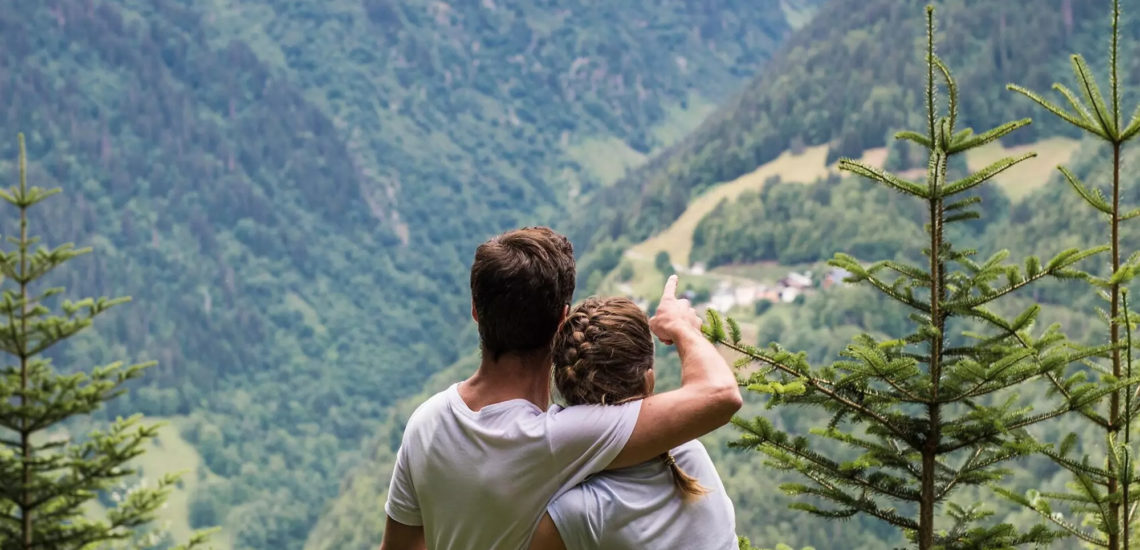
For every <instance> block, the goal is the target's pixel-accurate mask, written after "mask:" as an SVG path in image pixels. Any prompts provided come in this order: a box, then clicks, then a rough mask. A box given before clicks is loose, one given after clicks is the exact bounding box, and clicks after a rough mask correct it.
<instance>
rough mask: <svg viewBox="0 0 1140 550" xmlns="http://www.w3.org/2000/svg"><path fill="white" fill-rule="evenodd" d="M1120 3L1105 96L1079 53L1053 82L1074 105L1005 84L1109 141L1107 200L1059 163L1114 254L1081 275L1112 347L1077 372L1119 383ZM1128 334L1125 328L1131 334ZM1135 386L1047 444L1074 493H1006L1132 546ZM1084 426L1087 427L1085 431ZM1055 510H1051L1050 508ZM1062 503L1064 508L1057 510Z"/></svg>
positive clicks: (1075, 527) (1133, 259) (1122, 217)
mask: <svg viewBox="0 0 1140 550" xmlns="http://www.w3.org/2000/svg"><path fill="white" fill-rule="evenodd" d="M1119 24H1120V2H1119V0H1114V1H1113V7H1112V35H1111V44H1110V47H1109V60H1108V65H1109V67H1108V69H1109V83H1108V84H1109V95H1110V97H1109V98H1108V100H1107V101H1106V99H1105V97H1104V96H1103V95H1102V94H1101V91H1100V87H1099V86H1098V85H1097V80H1096V77H1095V76H1093V72H1092V70H1091V69H1090V68H1089V66H1088V64H1087V63H1086V62H1085V60H1084V59H1083V58H1082V57H1081V56H1080V55H1074V56H1072V63H1073V72H1074V73H1075V74H1076V79H1077V87H1078V88H1079V89H1080V93H1073V91H1072V90H1070V89H1069V88H1067V87H1065V86H1063V85H1061V84H1054V85H1053V88H1054V89H1055V90H1057V92H1059V93H1060V94H1061V95H1062V96H1064V98H1065V100H1066V101H1068V103H1069V105H1070V107H1071V110H1070V109H1066V108H1064V107H1061V106H1059V105H1056V104H1054V103H1052V102H1050V101H1048V100H1047V99H1045V98H1043V97H1042V96H1040V95H1038V94H1035V93H1033V92H1031V91H1029V90H1027V89H1025V88H1022V87H1020V86H1016V85H1011V86H1009V88H1010V89H1011V90H1014V91H1016V92H1019V93H1021V94H1024V95H1025V96H1027V97H1029V98H1030V99H1032V100H1033V101H1035V102H1037V103H1038V104H1040V105H1041V106H1042V107H1044V108H1045V109H1047V110H1048V111H1049V112H1051V113H1053V114H1055V115H1057V116H1059V117H1061V118H1062V119H1064V120H1066V121H1067V122H1069V123H1070V124H1073V125H1074V126H1076V127H1078V128H1080V129H1082V130H1084V131H1085V132H1088V133H1089V134H1091V135H1093V136H1095V137H1096V138H1098V139H1100V140H1103V141H1104V142H1106V143H1107V144H1108V145H1109V146H1110V147H1111V150H1112V182H1111V184H1112V185H1111V195H1112V196H1111V199H1109V198H1106V197H1105V196H1104V194H1103V193H1102V191H1101V187H1099V186H1092V187H1090V186H1087V185H1086V184H1085V183H1084V182H1082V181H1081V180H1080V179H1079V178H1077V177H1076V176H1075V175H1074V174H1073V173H1072V172H1070V171H1069V170H1067V169H1065V168H1064V167H1063V166H1059V167H1058V169H1059V170H1060V171H1061V173H1062V174H1063V175H1064V176H1065V179H1066V181H1068V182H1069V185H1070V186H1071V187H1072V188H1073V190H1074V191H1076V192H1077V194H1078V195H1080V197H1081V198H1083V199H1084V200H1085V202H1086V203H1088V205H1089V206H1091V207H1092V208H1093V209H1094V210H1096V212H1097V213H1098V215H1101V216H1103V217H1104V220H1105V225H1106V226H1107V227H1106V229H1107V230H1108V231H1107V232H1106V233H1107V234H1108V235H1109V242H1108V245H1107V247H1108V248H1109V250H1110V253H1111V270H1112V271H1111V273H1110V274H1109V275H1108V276H1107V277H1095V276H1089V277H1087V278H1086V280H1088V281H1089V283H1090V285H1091V290H1093V291H1095V292H1096V293H1097V294H1098V295H1099V296H1102V297H1103V298H1104V299H1105V300H1106V301H1107V302H1108V304H1109V311H1108V313H1107V315H1105V316H1104V317H1105V320H1106V324H1107V328H1108V331H1107V332H1108V334H1107V340H1108V342H1110V344H1111V346H1110V351H1109V352H1108V353H1106V354H1105V357H1102V358H1100V359H1101V360H1100V361H1088V362H1087V365H1088V367H1089V368H1088V370H1086V371H1084V372H1079V373H1077V374H1076V375H1075V376H1087V375H1092V377H1093V378H1095V379H1097V380H1099V381H1100V382H1101V383H1102V384H1105V385H1110V386H1117V387H1118V386H1119V385H1120V383H1119V381H1120V380H1121V379H1129V378H1131V377H1132V373H1131V361H1130V360H1129V358H1130V357H1131V352H1132V348H1131V338H1123V337H1124V336H1125V334H1122V331H1124V332H1128V333H1130V329H1131V327H1130V326H1129V325H1128V323H1127V319H1126V315H1127V313H1128V312H1127V304H1125V303H1124V300H1125V297H1124V294H1125V291H1126V286H1127V284H1128V283H1129V282H1130V281H1131V280H1132V279H1133V277H1134V275H1135V271H1136V269H1137V267H1138V266H1140V256H1137V255H1136V254H1132V255H1131V256H1130V257H1129V258H1128V259H1127V260H1125V261H1122V258H1123V257H1124V255H1125V254H1126V253H1127V252H1126V251H1125V250H1123V249H1122V247H1121V237H1120V226H1121V223H1123V222H1126V221H1128V220H1131V219H1132V218H1135V217H1137V216H1140V209H1135V210H1129V209H1126V207H1125V206H1124V205H1122V204H1121V201H1120V195H1121V183H1122V182H1121V175H1120V164H1121V153H1122V150H1123V147H1124V144H1125V143H1126V142H1128V141H1129V140H1131V139H1132V138H1134V137H1136V135H1137V134H1140V108H1138V109H1137V110H1136V112H1135V114H1134V115H1133V116H1132V119H1131V120H1130V121H1129V122H1128V124H1127V126H1125V125H1124V122H1123V121H1124V119H1123V116H1122V115H1123V112H1122V111H1121V106H1120V95H1121V94H1120V84H1119V81H1118V79H1117V65H1118V60H1117V53H1118V49H1119V48H1118V45H1119V40H1120V31H1119ZM1129 335H1130V334H1129ZM1137 390H1140V387H1137V386H1135V385H1129V386H1128V387H1124V388H1120V389H1119V390H1118V391H1112V392H1111V393H1109V394H1108V395H1107V396H1106V399H1104V400H1103V401H1102V402H1100V403H1097V405H1096V406H1095V407H1087V408H1084V409H1082V410H1081V411H1080V412H1081V415H1082V416H1083V417H1084V419H1086V420H1087V421H1088V423H1089V424H1090V429H1091V431H1092V433H1100V434H1102V437H1103V439H1102V440H1101V441H1095V440H1093V439H1091V438H1085V439H1083V440H1081V439H1079V438H1078V436H1077V435H1076V434H1070V435H1069V436H1068V437H1066V439H1065V440H1064V441H1063V442H1062V444H1061V445H1060V446H1059V448H1057V449H1047V450H1046V451H1045V453H1046V454H1047V455H1048V456H1049V457H1050V458H1052V459H1053V461H1054V462H1056V463H1057V464H1058V465H1060V466H1061V467H1062V468H1064V469H1065V470H1067V471H1069V472H1070V473H1071V474H1072V475H1073V477H1074V482H1073V483H1071V484H1070V486H1071V487H1072V490H1073V492H1072V493H1039V492H1036V491H1031V492H1030V493H1029V494H1028V495H1026V496H1021V495H1015V494H1012V493H1009V492H1005V493H1004V494H1006V496H1008V497H1009V498H1012V499H1013V500H1015V501H1017V502H1020V503H1022V504H1024V505H1026V506H1028V507H1030V508H1032V509H1034V510H1036V511H1037V512H1038V513H1040V514H1041V515H1043V516H1044V517H1045V518H1047V519H1048V520H1049V521H1050V522H1052V523H1053V524H1054V525H1056V526H1058V527H1059V528H1060V529H1061V530H1062V531H1063V532H1065V533H1067V534H1071V535H1073V536H1075V537H1077V538H1079V539H1081V540H1082V541H1084V542H1086V543H1089V544H1092V545H1094V546H1097V547H1102V548H1110V549H1112V550H1120V549H1122V548H1131V547H1132V546H1131V545H1130V542H1131V541H1130V538H1131V528H1130V526H1131V523H1132V522H1133V521H1135V519H1136V518H1135V512H1136V503H1137V502H1140V494H1138V491H1136V490H1135V489H1136V488H1135V487H1133V484H1134V483H1136V473H1135V464H1134V461H1133V459H1132V454H1135V452H1134V451H1133V449H1132V448H1131V447H1130V443H1131V431H1132V428H1133V426H1134V424H1135V421H1136V419H1137V415H1138V413H1140V399H1137V395H1136V392H1137ZM1086 433H1088V432H1086ZM1099 444H1103V445H1104V447H1102V448H1103V449H1105V450H1106V451H1107V452H1104V453H1103V454H1102V455H1101V456H1100V458H1099V459H1097V460H1094V459H1092V458H1091V457H1089V456H1088V455H1086V456H1084V457H1083V458H1077V457H1075V454H1076V452H1078V449H1077V447H1083V448H1084V450H1085V451H1088V450H1092V449H1093V448H1096V447H1099ZM1055 509H1056V511H1055ZM1061 510H1065V511H1067V512H1069V514H1067V515H1066V514H1064V513H1061V512H1060V511H1061ZM1088 517H1091V518H1092V519H1093V522H1092V523H1093V524H1094V525H1095V526H1096V532H1089V531H1086V530H1085V529H1084V528H1082V526H1081V520H1082V518H1088Z"/></svg>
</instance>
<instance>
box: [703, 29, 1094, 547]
mask: <svg viewBox="0 0 1140 550" xmlns="http://www.w3.org/2000/svg"><path fill="white" fill-rule="evenodd" d="M926 30H927V43H926V50H927V51H926V63H927V71H926V73H927V74H926V76H927V79H926V90H925V93H926V95H925V107H926V113H925V114H926V116H925V117H924V118H925V120H926V122H927V124H926V129H925V132H923V133H918V132H901V133H899V134H898V135H897V136H896V137H897V138H899V139H905V140H910V141H912V142H914V143H917V144H919V145H921V146H922V147H923V148H925V149H926V151H927V152H928V157H929V161H928V164H927V166H928V168H927V171H926V181H925V182H916V181H908V180H906V179H904V178H902V177H899V176H896V175H893V174H891V173H888V172H884V171H881V170H877V169H875V168H872V167H869V166H866V165H864V164H860V163H859V162H856V161H853V160H849V159H844V160H841V161H840V168H841V169H843V170H846V171H849V172H852V173H854V174H857V175H860V176H863V177H865V178H868V179H870V180H872V181H875V182H878V183H880V184H882V185H886V186H887V187H889V188H891V189H893V190H896V191H898V192H900V193H902V194H903V195H905V196H906V197H911V198H913V199H914V201H915V205H916V207H917V208H921V209H922V212H923V213H924V214H925V215H926V216H927V220H928V223H927V224H926V230H925V233H924V234H923V236H922V241H923V243H924V244H923V245H922V246H923V255H924V256H925V260H924V261H923V263H921V264H918V265H914V264H907V263H903V262H896V261H881V262H878V263H875V264H873V265H870V266H867V265H864V264H862V263H860V262H859V261H858V260H856V259H855V258H853V257H850V256H848V255H845V254H837V255H836V257H835V258H834V259H833V260H832V261H831V262H830V263H831V265H833V266H836V267H839V268H843V269H846V270H847V271H849V272H850V273H851V274H852V275H851V277H850V278H849V279H848V280H849V281H851V282H856V283H863V284H869V285H871V286H872V287H874V288H876V289H878V290H879V291H880V292H882V293H883V294H885V295H886V296H888V297H889V298H891V299H892V300H894V301H895V302H897V303H898V304H900V307H903V308H904V309H906V310H908V311H909V312H910V315H909V318H910V319H911V320H913V322H914V330H913V332H911V333H910V334H900V335H897V337H895V338H891V339H879V338H875V337H873V336H870V335H863V336H860V337H858V338H857V339H856V340H855V341H854V342H853V343H852V344H850V345H849V346H848V347H847V348H846V350H845V351H844V352H843V354H842V356H843V357H842V358H841V360H839V361H837V362H835V363H834V364H832V365H829V366H825V367H813V366H811V365H809V364H808V363H807V361H806V359H805V355H804V354H802V353H800V354H796V353H792V352H789V351H786V350H784V349H782V348H781V347H780V346H778V345H774V346H772V347H771V348H768V349H758V348H755V347H752V346H749V345H747V344H743V343H741V342H740V330H739V327H737V326H736V324H735V323H734V322H733V321H732V320H731V319H730V320H729V321H728V324H727V329H726V326H725V324H724V323H722V322H721V319H720V318H719V317H718V316H717V315H716V314H715V313H710V323H709V324H708V329H707V330H708V332H709V336H710V337H711V338H712V339H713V340H715V341H718V342H720V343H722V344H724V345H726V346H728V347H730V348H732V349H735V350H737V351H739V352H741V353H743V355H744V356H743V357H742V359H741V361H740V362H739V366H744V365H746V364H748V363H752V362H755V363H758V367H759V368H758V369H757V370H755V371H754V372H753V373H752V374H751V375H750V378H749V380H748V382H747V385H748V388H749V389H750V390H753V391H757V392H761V393H767V394H770V400H769V403H770V405H772V406H784V405H795V406H807V407H813V408H817V409H822V410H824V411H827V412H828V413H829V414H831V415H832V418H831V421H830V423H829V424H828V425H827V426H825V427H820V428H817V429H815V430H813V431H812V434H814V435H815V436H816V437H817V438H822V440H823V441H821V442H820V443H812V442H810V441H809V439H808V438H806V437H802V436H792V435H790V434H788V433H785V432H783V431H781V430H779V429H777V428H775V427H774V426H773V425H772V423H770V422H768V421H767V420H765V419H763V418H756V419H753V420H744V419H737V420H735V421H734V423H735V424H736V425H737V426H739V427H740V428H741V429H743V430H744V432H745V433H744V435H743V436H742V438H741V440H740V441H738V442H736V443H735V445H736V446H739V447H743V448H750V449H755V450H757V451H759V452H761V453H763V454H764V455H766V457H767V459H768V463H769V464H770V465H773V466H775V467H776V468H779V469H783V470H787V471H792V472H797V473H798V474H800V475H801V476H802V477H803V478H804V481H803V482H802V483H792V484H788V485H785V486H783V489H784V490H785V491H786V492H788V493H789V494H791V495H793V496H801V497H807V498H805V499H800V500H798V501H797V502H795V503H794V504H793V505H792V507H793V508H797V509H801V510H805V511H808V512H810V513H813V514H817V515H820V516H823V517H826V518H837V519H842V518H847V517H850V516H853V515H855V514H868V515H870V516H873V517H875V518H878V519H880V520H882V521H885V522H887V523H888V524H890V525H893V526H895V527H897V528H899V529H901V530H903V532H904V533H905V534H906V535H907V536H908V537H909V538H911V539H912V540H913V541H914V542H916V543H917V546H918V548H920V549H921V550H929V549H933V548H955V549H965V548H978V549H980V548H1005V547H1009V546H1013V545H1016V544H1024V543H1034V542H1035V543H1044V542H1047V541H1049V540H1051V538H1052V537H1055V536H1056V534H1055V533H1053V532H1051V531H1050V530H1049V529H1047V528H1045V527H1043V526H1042V527H1037V528H1034V529H1033V530H1031V531H1029V532H1027V533H1018V532H1017V531H1016V530H1015V529H1014V528H1013V527H1012V526H1009V525H1004V524H1003V525H996V526H983V525H979V523H978V520H980V519H982V518H984V517H986V516H987V515H989V512H987V511H985V510H983V509H982V508H981V507H979V506H977V505H970V506H966V505H962V504H960V503H956V502H955V501H954V500H953V498H952V497H953V496H954V495H955V491H956V490H958V489H960V488H962V487H966V486H978V485H984V484H989V483H992V482H995V481H996V480H999V479H1001V478H1002V477H1003V476H1004V475H1005V473H1006V472H1005V470H1004V469H1003V463H1005V462H1007V461H1009V460H1011V459H1014V458H1017V457H1022V456H1025V455H1027V454H1029V453H1031V452H1033V451H1034V450H1036V449H1038V448H1039V447H1040V444H1039V443H1038V442H1036V441H1035V440H1034V439H1033V438H1032V437H1031V436H1030V435H1029V434H1028V433H1027V430H1026V427H1028V426H1030V425H1033V424H1036V423H1039V422H1042V421H1046V420H1048V419H1051V418H1054V417H1057V416H1059V415H1062V414H1064V413H1066V412H1069V411H1071V410H1078V409H1082V408H1085V407H1086V406H1087V405H1088V404H1089V403H1092V402H1094V401H1095V400H1096V399H1099V398H1100V397H1101V396H1102V395H1105V394H1106V393H1110V392H1111V391H1112V389H1115V388H1112V389H1106V388H1102V387H1097V386H1094V385H1092V384H1089V383H1081V382H1079V381H1070V382H1067V383H1064V384H1062V385H1063V387H1064V390H1065V392H1064V393H1063V394H1060V393H1059V394H1058V395H1057V396H1056V397H1055V399H1056V402H1055V403H1053V404H1051V405H1047V406H1041V405H1040V403H1041V400H1039V401H1038V407H1037V408H1036V409H1032V408H1031V407H1028V406H1026V405H1025V404H1024V402H1023V401H1021V400H1020V399H1019V398H1018V396H1017V394H1016V393H1015V391H1014V390H1015V388H1016V387H1017V386H1019V385H1021V384H1023V383H1026V382H1028V381H1032V380H1035V379H1039V378H1040V377H1042V376H1044V375H1052V376H1054V377H1056V376H1059V375H1060V371H1061V370H1063V369H1064V368H1065V367H1066V366H1067V365H1069V364H1071V363H1073V362H1074V361H1079V360H1081V359H1083V358H1085V357H1088V356H1092V355H1095V354H1096V353H1102V352H1103V350H1091V349H1080V348H1075V347H1073V346H1071V345H1069V343H1068V342H1067V341H1066V339H1065V338H1064V336H1063V335H1061V334H1060V333H1059V329H1058V328H1057V327H1055V326H1054V327H1050V328H1048V329H1046V330H1044V331H1042V332H1040V334H1039V335H1038V336H1034V333H1033V330H1032V328H1033V325H1034V321H1035V319H1036V318H1037V316H1038V312H1039V309H1040V308H1039V307H1038V306H1037V305H1033V306H1031V307H1029V308H1027V309H1026V310H1024V311H1023V312H1021V313H1020V314H1019V315H1017V316H1016V317H1013V318H1005V317H1002V316H1001V315H999V314H997V313H995V311H994V309H993V306H994V302H996V301H997V300H999V299H1001V298H1002V297H1005V296H1007V295H1009V294H1011V293H1013V292H1015V291H1018V290H1019V289H1022V288H1024V287H1026V286H1028V285H1030V284H1032V283H1033V282H1035V281H1038V280H1040V279H1042V278H1044V277H1049V276H1054V277H1078V276H1080V275H1081V274H1080V273H1079V272H1077V271H1075V270H1074V269H1073V266H1074V264H1076V263H1077V262H1078V261H1080V260H1082V259H1083V258H1086V257H1088V256H1090V255H1092V254H1095V253H1097V252H1098V250H1090V251H1085V252H1080V251H1078V250H1068V251H1065V252H1063V253H1061V254H1059V255H1057V256H1056V257H1055V258H1053V259H1052V260H1050V261H1048V262H1045V263H1044V264H1042V263H1041V262H1040V261H1039V260H1038V259H1037V258H1035V257H1030V258H1028V259H1027V260H1026V261H1025V262H1024V267H1020V266H1018V265H1017V264H1010V263H1006V262H1005V260H1006V258H1007V256H1008V253H1006V252H1001V253H998V254H995V255H994V256H993V257H990V258H988V259H985V260H983V261H978V260H976V259H975V258H974V256H975V252H974V251H973V250H970V249H966V248H960V247H958V246H956V245H954V244H952V243H950V242H949V241H948V240H947V228H948V226H950V225H951V224H955V223H958V222H962V221H964V220H970V219H975V218H978V217H979V216H980V213H979V212H978V210H977V209H976V206H977V203H978V202H980V200H979V199H978V198H977V197H976V196H969V195H968V194H967V192H968V191H970V190H971V189H973V188H975V187H977V186H979V185H981V184H983V183H985V182H986V181H988V180H989V179H990V178H992V177H994V176H995V175H997V174H998V173H1000V172H1003V171H1005V170H1007V169H1009V168H1010V167H1012V166H1014V165H1016V164H1017V163H1018V162H1021V161H1023V160H1025V159H1027V158H1029V157H1031V156H1033V155H1032V154H1027V155H1022V156H1020V157H1016V158H1005V159H1002V160H999V161H998V162H995V163H994V164H992V165H990V166H987V167H986V168H984V169H982V170H981V171H979V172H977V173H974V174H970V175H968V176H966V177H964V178H963V179H959V180H955V181H951V180H949V179H948V170H947V166H948V163H949V162H951V160H950V159H951V158H952V157H953V156H955V155H960V154H962V153H964V152H966V151H968V150H970V149H973V148H976V147H979V146H982V145H984V144H986V143H990V142H992V141H994V140H997V139H999V138H1000V137H1002V136H1004V135H1006V134H1009V133H1010V132H1012V131H1014V130H1016V129H1018V128H1020V127H1022V126H1025V125H1026V124H1028V123H1029V121H1028V120H1020V121H1016V122H1010V123H1007V124H1004V125H1002V126H999V127H997V128H994V129H993V130H990V131H988V132H985V133H982V134H979V135H975V134H974V133H973V131H972V130H970V129H962V130H959V129H958V128H957V125H958V111H957V109H958V90H957V87H956V85H955V82H954V80H953V78H952V77H951V74H950V71H949V70H948V69H947V68H946V66H945V65H944V64H943V63H942V61H941V60H939V58H938V57H936V56H935V54H934V18H933V8H930V7H928V8H927V29H926ZM936 77H937V79H936ZM939 81H941V82H944V84H945V87H946V90H947V91H948V94H947V95H948V98H947V105H946V110H945V111H944V112H943V114H941V116H940V115H939V113H940V109H939V107H940V106H939V99H938V98H937V97H936V93H937V92H938V91H939ZM726 332H727V334H726ZM942 513H945V514H947V515H948V516H949V517H948V518H942V519H936V514H937V515H941V514H942Z"/></svg>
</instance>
